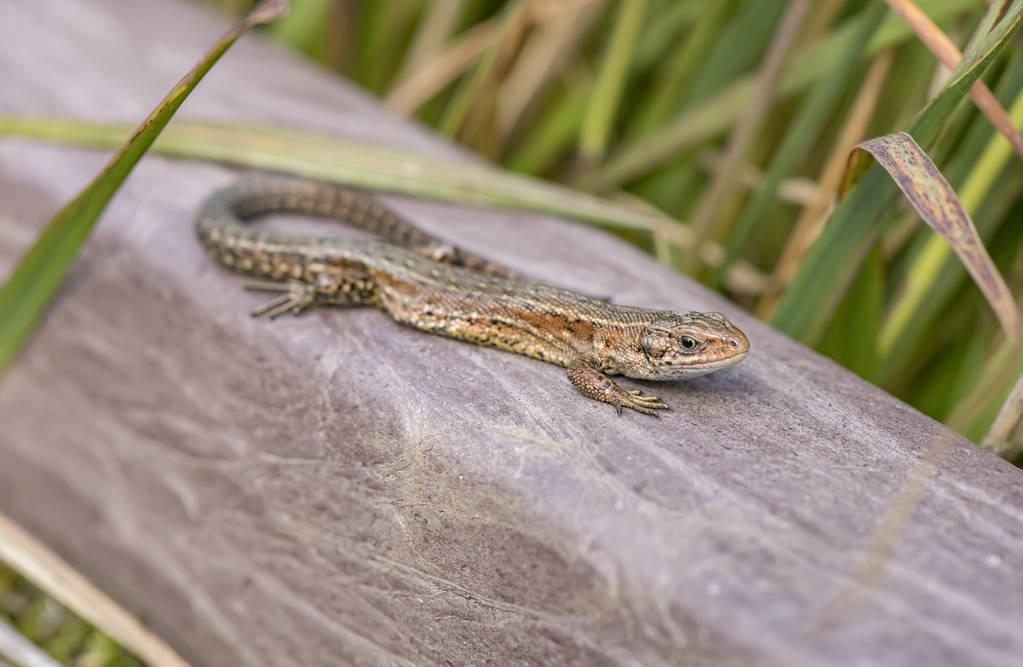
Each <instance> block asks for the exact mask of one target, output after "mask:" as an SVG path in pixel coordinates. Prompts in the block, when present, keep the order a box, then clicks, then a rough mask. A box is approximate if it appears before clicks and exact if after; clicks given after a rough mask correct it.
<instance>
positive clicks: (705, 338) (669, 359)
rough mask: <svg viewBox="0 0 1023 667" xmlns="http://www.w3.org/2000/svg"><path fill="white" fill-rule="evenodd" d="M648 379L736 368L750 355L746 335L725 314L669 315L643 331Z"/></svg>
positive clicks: (674, 377)
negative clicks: (736, 365) (735, 366)
mask: <svg viewBox="0 0 1023 667" xmlns="http://www.w3.org/2000/svg"><path fill="white" fill-rule="evenodd" d="M640 346H641V347H642V350H643V354H644V355H645V356H646V361H647V363H646V364H644V365H645V366H646V369H644V372H645V373H646V374H645V375H642V376H641V375H639V374H637V375H633V374H632V373H629V375H630V376H632V377H637V378H641V379H647V380H680V379H683V378H687V377H693V376H696V375H705V374H707V373H712V372H714V371H717V370H721V369H722V368H728V367H729V366H734V365H735V364H737V363H739V362H740V361H742V360H743V359H745V358H746V355H747V354H749V339H748V338H746V334H744V333H743V332H742V331H740V330H739V329H738V327H736V326H735V325H734V324H732V323H731V322H729V321H728V318H727V317H725V316H724V315H723V314H721V313H698V312H689V313H665V314H664V315H662V316H659V317H658V319H656V320H655V321H654V322H652V323H651V324H650V325H648V326H647V327H646V328H644V329H643V331H642V333H641V334H640Z"/></svg>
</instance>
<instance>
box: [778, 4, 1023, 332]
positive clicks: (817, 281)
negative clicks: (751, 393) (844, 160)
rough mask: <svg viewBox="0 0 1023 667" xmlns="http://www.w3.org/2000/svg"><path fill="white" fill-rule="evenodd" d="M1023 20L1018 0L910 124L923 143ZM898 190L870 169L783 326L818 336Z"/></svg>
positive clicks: (819, 246) (789, 299) (809, 264)
mask: <svg viewBox="0 0 1023 667" xmlns="http://www.w3.org/2000/svg"><path fill="white" fill-rule="evenodd" d="M1021 18H1023V0H1015V1H1014V2H1013V3H1012V6H1011V7H1010V8H1009V10H1008V11H1007V12H1006V14H1005V17H1004V18H1003V19H1002V21H1001V22H999V23H998V24H997V25H996V26H995V28H994V30H992V31H991V33H990V34H988V35H987V36H986V37H985V38H984V39H982V40H980V41H979V42H978V44H977V45H976V47H975V48H973V49H971V50H970V51H969V52H968V53H967V54H966V55H965V57H964V58H963V62H962V64H961V65H960V66H959V67H958V68H957V69H956V71H955V72H954V73H953V75H952V77H951V78H950V79H949V80H948V82H947V83H946V84H945V86H944V88H942V90H941V92H940V93H939V94H938V96H937V97H936V98H935V99H934V100H933V101H932V102H931V103H930V104H929V105H928V106H927V107H926V108H925V109H924V110H923V111H921V112H920V113H919V114H918V115H917V117H916V119H915V120H914V121H913V122H912V123H911V124H910V127H909V134H910V135H912V137H913V138H914V139H915V140H916V142H917V143H919V144H920V145H921V146H928V145H930V144H931V143H932V142H933V141H934V140H935V138H936V137H937V136H938V133H939V131H940V130H941V128H942V126H943V125H944V123H945V121H947V120H948V118H949V117H950V116H951V114H952V112H953V111H954V110H955V108H956V106H957V105H958V104H959V103H960V102H961V101H962V99H963V98H964V96H965V95H966V92H967V91H968V89H969V87H970V85H971V84H972V83H973V82H974V81H976V80H977V78H978V77H979V76H980V74H981V73H982V72H983V71H984V69H985V68H986V67H987V66H988V65H989V64H990V63H991V61H992V60H993V59H994V58H995V56H996V55H997V54H998V52H999V51H1000V50H1001V49H1002V47H1003V46H1005V43H1006V42H1007V41H1008V39H1009V37H1010V36H1011V35H1012V33H1013V32H1014V31H1015V30H1016V29H1017V28H1018V27H1019V22H1020V19H1021ZM896 191H897V187H896V185H895V183H894V182H892V180H891V178H890V177H889V176H888V174H887V173H886V172H885V171H884V169H883V168H882V167H880V166H879V165H874V166H873V167H871V168H870V170H869V171H868V172H867V173H866V175H865V176H864V178H863V180H862V181H861V182H860V183H859V185H858V186H857V187H856V188H855V189H854V190H853V191H852V193H851V194H850V195H849V196H848V197H847V198H846V199H845V200H844V201H843V202H842V203H841V204H840V205H839V206H838V208H837V209H836V210H835V212H834V214H832V216H831V219H830V220H829V221H828V224H827V226H826V227H825V228H824V231H823V232H822V234H821V236H820V238H819V239H818V240H817V242H816V244H814V247H813V249H812V250H811V251H810V253H809V254H808V255H807V257H806V259H805V260H804V262H803V264H802V266H801V267H800V269H799V271H798V273H797V274H796V276H795V278H794V279H793V281H792V283H791V284H790V285H789V288H788V289H787V290H786V292H785V294H784V296H783V297H782V299H781V302H780V303H779V304H778V308H777V310H776V311H775V314H774V317H773V318H772V323H773V324H774V325H775V326H776V327H777V328H778V329H780V330H781V331H784V332H785V333H787V334H789V335H791V336H793V337H795V338H798V339H800V340H803V341H806V342H814V341H816V340H818V338H819V337H820V335H821V332H822V331H823V329H824V326H825V324H826V323H827V321H828V319H829V318H830V317H831V314H832V313H833V312H834V310H835V307H836V306H837V304H838V302H839V301H840V300H841V298H842V296H843V295H844V294H845V291H846V289H847V288H848V286H849V284H850V283H851V281H852V279H853V277H854V276H855V273H856V270H857V268H858V267H859V265H860V263H861V261H862V259H863V257H864V253H865V252H866V250H867V247H868V244H869V242H870V240H871V239H872V238H873V237H874V235H875V233H876V231H877V225H876V223H877V220H878V218H879V216H880V214H881V212H882V211H883V210H884V209H885V207H886V206H887V204H888V202H890V201H891V199H892V197H893V196H894V195H895V193H896Z"/></svg>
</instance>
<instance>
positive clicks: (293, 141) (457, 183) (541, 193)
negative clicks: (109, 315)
mask: <svg viewBox="0 0 1023 667" xmlns="http://www.w3.org/2000/svg"><path fill="white" fill-rule="evenodd" d="M126 131H127V128H125V127H124V126H120V125H94V124H89V123H78V122H74V121H63V120H54V119H24V118H5V117H0V136H3V135H5V134H7V135H13V136H20V137H28V138H36V139H44V140H47V141H52V142H57V143H73V144H78V145H84V146H89V147H92V148H107V147H110V146H117V145H119V144H120V142H122V141H123V139H124V136H125V133H126ZM152 150H153V152H154V153H157V154H161V155H168V156H171V157H179V158H189V159H200V160H209V161H213V162H220V163H222V164H229V165H233V166H238V167H250V168H256V169H265V170H269V171H280V172H287V173H293V174H299V175H302V176H308V177H310V178H318V179H321V180H325V181H332V182H335V183H342V184H346V185H353V186H357V187H364V188H370V189H374V190H380V191H384V192H395V193H401V194H407V195H413V196H419V197H425V198H429V199H437V200H441V201H452V202H458V203H463V204H480V205H486V206H497V207H504V208H513V209H519V210H527V211H535V212H539V213H548V214H551V215H558V216H562V217H567V218H572V219H575V220H581V221H584V222H589V223H591V224H595V225H600V226H604V227H613V228H625V229H635V230H640V231H649V230H650V229H651V228H652V227H653V226H654V225H655V224H657V223H658V221H659V220H661V218H660V217H659V216H656V215H654V214H652V213H650V212H648V211H646V210H642V211H641V210H638V209H636V208H634V207H632V206H626V205H624V204H617V203H615V202H610V201H607V200H605V199H599V198H597V197H591V196H589V195H585V194H580V193H577V192H574V191H572V190H569V189H567V188H562V187H559V186H556V185H553V184H549V183H544V182H542V181H539V180H536V179H532V178H529V177H526V176H520V175H517V174H510V173H505V172H500V171H497V170H492V169H484V168H481V167H480V166H479V165H477V164H466V163H464V162H455V161H451V160H444V159H441V158H436V157H432V156H424V155H417V154H415V153H405V152H401V151H396V150H391V149H387V148H382V147H379V146H372V145H367V144H358V143H353V142H348V141H344V140H341V139H334V138H330V137H324V136H321V135H316V134H309V133H302V132H295V131H281V130H277V129H270V128H258V127H240V126H226V125H217V124H212V123H211V124H205V123H175V124H174V125H173V126H171V127H169V128H167V131H166V132H164V134H163V135H162V136H161V137H160V139H159V140H158V141H156V143H155V144H154V145H153V148H152Z"/></svg>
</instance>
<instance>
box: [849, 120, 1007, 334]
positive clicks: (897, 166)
mask: <svg viewBox="0 0 1023 667" xmlns="http://www.w3.org/2000/svg"><path fill="white" fill-rule="evenodd" d="M856 148H857V150H856V151H854V152H853V153H852V154H851V155H850V156H849V166H848V167H847V168H846V176H847V178H846V180H845V182H844V186H843V188H842V190H843V192H844V191H845V190H846V189H848V186H849V177H850V176H851V175H852V174H853V173H855V172H856V168H855V162H856V161H857V160H858V159H859V158H860V157H862V156H863V154H864V153H867V154H869V155H871V156H872V157H873V158H874V159H875V160H876V161H877V163H878V164H880V165H881V166H882V167H883V168H884V169H885V171H887V172H888V174H889V175H890V176H891V177H892V179H893V180H894V181H895V183H896V185H898V186H899V189H900V190H902V194H903V195H905V197H906V199H907V200H908V201H909V203H910V204H911V205H912V206H913V208H914V209H915V210H916V212H917V213H919V214H920V217H921V218H923V220H924V222H926V223H927V224H928V225H929V226H930V227H931V228H932V229H933V230H934V231H936V232H938V233H939V234H941V236H942V237H944V238H945V240H946V241H948V243H949V245H950V246H951V247H952V250H953V251H954V252H955V253H956V255H958V256H959V259H960V261H961V262H962V263H963V267H964V268H965V269H966V271H967V272H968V273H969V274H970V276H971V277H972V278H973V281H974V282H975V283H976V284H977V287H978V288H979V289H980V291H981V292H982V293H983V294H984V298H985V299H987V302H988V304H989V305H990V306H991V309H992V310H993V311H994V313H995V315H996V316H997V317H998V321H999V322H1000V323H1001V325H1002V329H1003V330H1004V331H1005V333H1006V335H1007V336H1008V337H1009V338H1010V339H1011V340H1016V339H1017V338H1018V337H1019V333H1020V316H1019V310H1018V309H1017V308H1016V302H1015V300H1013V298H1012V294H1011V293H1010V292H1009V288H1008V286H1007V285H1006V284H1005V280H1004V279H1003V278H1002V275H1001V274H1000V273H999V272H998V269H997V268H996V267H995V265H994V262H992V261H991V256H990V255H988V253H987V250H986V249H985V248H984V244H983V242H982V241H981V239H980V236H979V235H978V234H977V228H976V227H975V226H974V224H973V220H971V219H970V216H969V214H967V213H966V209H964V208H963V205H962V204H961V203H960V201H959V198H958V197H957V196H956V193H955V191H954V190H953V189H952V186H951V185H949V183H948V181H946V180H945V177H944V176H942V174H941V172H940V171H938V168H937V167H936V166H935V165H934V163H933V162H932V161H931V158H930V157H928V155H927V153H925V152H924V150H923V149H922V148H920V146H919V145H917V143H916V141H914V140H913V137H911V136H910V135H909V134H907V133H905V132H894V133H892V134H886V135H884V136H881V137H876V138H874V139H868V140H867V141H864V142H862V143H860V144H859V145H857V147H856Z"/></svg>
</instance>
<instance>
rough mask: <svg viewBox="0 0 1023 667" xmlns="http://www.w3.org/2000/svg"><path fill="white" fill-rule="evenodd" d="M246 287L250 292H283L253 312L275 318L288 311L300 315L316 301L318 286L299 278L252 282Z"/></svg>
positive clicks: (253, 314) (254, 315)
mask: <svg viewBox="0 0 1023 667" xmlns="http://www.w3.org/2000/svg"><path fill="white" fill-rule="evenodd" d="M245 289H247V290H248V291H250V292H283V294H281V295H280V296H278V297H275V298H273V299H271V300H269V301H267V302H266V303H264V304H263V305H262V306H259V307H258V308H256V309H255V310H253V311H252V313H251V315H252V316H253V317H260V316H262V315H266V316H268V317H269V318H270V319H271V320H275V319H277V318H278V317H280V316H281V315H284V314H286V313H291V314H292V315H298V314H299V313H301V312H302V311H303V310H305V309H306V308H308V307H309V306H311V305H313V304H314V303H316V286H315V285H310V284H309V283H303V282H300V281H298V280H289V281H288V282H286V283H250V284H248V285H246V286H245Z"/></svg>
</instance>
